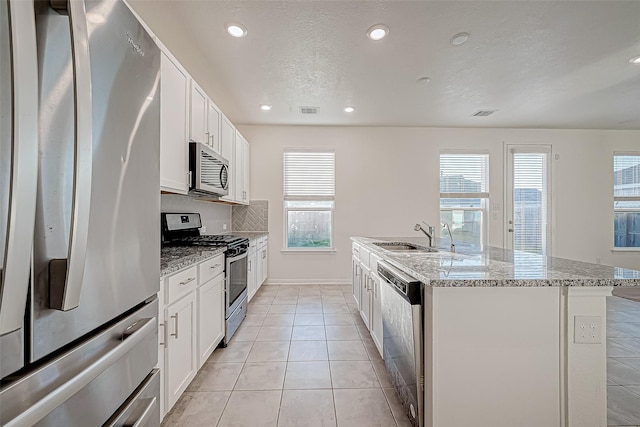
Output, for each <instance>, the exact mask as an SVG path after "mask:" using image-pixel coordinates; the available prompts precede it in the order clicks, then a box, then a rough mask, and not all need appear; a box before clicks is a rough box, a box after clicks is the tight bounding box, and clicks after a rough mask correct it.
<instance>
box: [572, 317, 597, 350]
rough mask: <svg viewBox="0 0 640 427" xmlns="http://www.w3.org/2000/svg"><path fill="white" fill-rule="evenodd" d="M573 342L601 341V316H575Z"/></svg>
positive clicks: (593, 342) (592, 342) (591, 342)
mask: <svg viewBox="0 0 640 427" xmlns="http://www.w3.org/2000/svg"><path fill="white" fill-rule="evenodd" d="M573 342H575V343H576V344H600V343H602V317H600V316H576V317H575V328H574V335H573Z"/></svg>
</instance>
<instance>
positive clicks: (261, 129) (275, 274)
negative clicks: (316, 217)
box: [239, 126, 640, 283]
mask: <svg viewBox="0 0 640 427" xmlns="http://www.w3.org/2000/svg"><path fill="white" fill-rule="evenodd" d="M239 128H240V131H241V132H242V134H243V135H244V136H245V137H246V138H247V139H248V140H249V141H250V145H251V196H252V198H254V199H265V200H269V205H270V215H269V234H270V244H269V250H270V257H271V259H270V265H269V268H270V272H269V281H270V282H271V283H300V282H301V283H315V282H318V281H320V282H349V281H350V274H351V273H350V269H351V261H350V245H351V242H350V240H349V238H350V237H351V236H380V237H382V236H416V232H414V231H413V225H414V224H415V223H416V222H417V221H420V220H424V221H426V222H428V223H430V224H437V223H438V221H439V209H438V202H439V181H438V171H439V150H441V149H483V150H488V151H489V152H490V169H491V170H490V195H491V205H493V204H494V203H500V210H498V211H492V212H491V214H490V215H489V219H490V220H489V244H490V245H492V246H503V243H504V235H503V232H504V229H505V227H504V226H503V223H504V145H505V144H551V145H552V147H553V154H554V155H556V154H557V155H559V159H558V160H553V170H552V191H553V195H554V197H553V211H554V224H553V227H552V233H553V240H554V248H553V253H554V255H555V256H559V257H565V258H572V259H577V260H582V261H587V262H596V261H597V259H600V261H601V262H602V263H603V264H610V265H616V266H623V267H627V268H636V269H640V253H633V254H629V253H627V254H620V253H615V254H613V253H612V252H611V248H612V247H613V211H612V206H613V190H612V187H613V172H612V164H613V161H612V153H613V151H614V150H640V132H639V131H583V130H530V129H447V128H389V127H313V126H239ZM286 147H331V148H334V149H335V151H336V210H335V242H336V243H335V245H336V252H335V253H334V254H322V253H320V254H318V253H302V254H299V253H295V254H291V253H282V252H281V250H282V248H283V224H284V223H283V208H282V153H283V150H284V148H286Z"/></svg>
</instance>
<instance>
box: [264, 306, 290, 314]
mask: <svg viewBox="0 0 640 427" xmlns="http://www.w3.org/2000/svg"><path fill="white" fill-rule="evenodd" d="M295 312H296V305H295V304H274V305H272V306H270V307H269V312H268V313H269V314H271V313H295Z"/></svg>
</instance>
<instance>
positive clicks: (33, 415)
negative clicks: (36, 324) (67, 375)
mask: <svg viewBox="0 0 640 427" xmlns="http://www.w3.org/2000/svg"><path fill="white" fill-rule="evenodd" d="M140 322H141V326H140V327H139V328H138V329H137V330H136V331H135V332H133V333H132V334H131V335H130V336H129V337H127V338H126V339H125V340H123V341H122V342H121V343H120V344H118V345H117V346H116V347H114V348H113V349H111V350H109V351H108V352H107V353H106V354H104V355H103V356H101V357H100V358H99V359H98V360H96V361H95V362H93V363H92V364H91V365H90V366H89V367H88V368H87V369H85V370H83V371H82V372H81V373H80V374H79V375H76V376H74V377H73V378H71V379H70V380H69V381H67V382H65V383H63V384H62V385H60V386H59V387H57V388H56V389H54V390H52V391H51V392H50V393H49V394H47V395H46V396H45V397H43V398H42V399H40V400H39V401H38V402H36V403H35V404H34V405H33V406H31V407H30V408H29V409H27V410H26V411H24V412H23V413H21V414H20V415H18V416H17V417H16V418H14V419H12V420H11V421H9V422H8V423H7V424H5V427H18V426H30V425H34V424H36V423H37V422H38V421H40V420H41V419H43V418H44V417H46V416H47V415H49V413H50V412H51V411H53V410H54V409H56V408H57V407H58V406H60V405H61V404H62V403H63V402H65V401H67V400H69V399H71V397H73V395H75V394H76V393H78V392H79V391H81V390H82V389H83V388H84V387H86V386H87V384H89V383H90V382H91V381H93V380H94V379H96V378H97V377H98V376H100V374H102V373H103V372H104V371H106V370H107V369H108V368H109V367H111V366H112V365H113V364H114V363H116V362H117V361H118V360H120V359H121V358H122V357H123V356H124V355H126V354H127V353H129V352H130V351H131V350H132V349H133V348H134V347H135V346H136V345H138V343H140V342H141V341H142V340H143V339H145V338H146V337H147V336H149V335H150V334H153V333H154V332H155V330H156V329H155V323H156V318H155V317H152V318H147V319H144V320H142V321H140Z"/></svg>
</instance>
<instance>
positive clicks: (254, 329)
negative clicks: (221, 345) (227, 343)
mask: <svg viewBox="0 0 640 427" xmlns="http://www.w3.org/2000/svg"><path fill="white" fill-rule="evenodd" d="M258 331H260V326H246V325H242V326H240V328H238V330H237V331H236V333H235V334H233V337H232V338H231V339H232V340H234V341H255V339H256V336H258Z"/></svg>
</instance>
